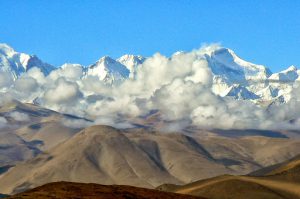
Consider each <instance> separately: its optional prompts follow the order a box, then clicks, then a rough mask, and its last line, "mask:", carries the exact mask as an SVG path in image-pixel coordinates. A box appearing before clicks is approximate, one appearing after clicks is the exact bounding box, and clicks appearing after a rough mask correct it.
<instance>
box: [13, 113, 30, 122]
mask: <svg viewBox="0 0 300 199" xmlns="http://www.w3.org/2000/svg"><path fill="white" fill-rule="evenodd" d="M9 116H10V117H12V118H13V119H14V120H16V121H18V122H27V121H29V120H30V118H29V116H28V115H27V114H25V113H20V112H17V111H14V112H11V113H9Z"/></svg>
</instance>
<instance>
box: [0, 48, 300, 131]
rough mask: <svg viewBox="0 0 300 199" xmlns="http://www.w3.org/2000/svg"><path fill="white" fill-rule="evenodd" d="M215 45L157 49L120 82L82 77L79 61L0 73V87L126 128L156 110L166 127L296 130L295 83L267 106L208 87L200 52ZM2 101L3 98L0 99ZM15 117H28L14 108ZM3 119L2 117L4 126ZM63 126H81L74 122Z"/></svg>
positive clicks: (299, 108) (209, 77)
mask: <svg viewBox="0 0 300 199" xmlns="http://www.w3.org/2000/svg"><path fill="white" fill-rule="evenodd" d="M214 48H218V46H216V45H210V46H205V47H203V48H200V49H198V50H194V51H192V52H188V53H175V54H174V55H172V56H171V57H169V58H168V57H165V56H163V55H161V54H159V53H156V54H154V55H153V56H152V57H149V58H147V59H146V61H145V62H144V63H143V64H141V65H139V66H138V68H137V70H136V72H135V77H134V78H130V79H127V80H124V82H123V83H121V84H118V85H111V84H106V83H105V82H103V81H101V80H99V78H97V77H95V76H84V73H85V72H84V68H83V67H82V66H80V65H74V64H65V65H63V66H62V67H61V68H59V69H57V70H54V71H52V72H51V73H50V74H49V75H48V76H44V75H43V73H42V72H41V71H40V69H38V68H32V69H30V70H29V71H28V72H26V73H24V74H23V75H22V76H21V77H20V78H19V79H17V80H16V81H13V80H12V79H10V78H8V76H7V75H6V74H4V73H0V91H1V92H2V93H3V94H5V96H7V97H10V98H12V99H17V100H19V101H22V102H35V103H38V104H40V105H41V106H44V107H46V108H50V109H53V110H56V111H59V112H63V113H69V114H74V115H77V116H82V117H86V118H89V119H91V120H93V121H94V122H93V123H86V122H82V125H84V126H87V125H91V124H108V125H112V126H116V127H120V128H129V127H132V126H134V123H135V122H136V121H137V120H139V121H140V120H141V118H142V119H143V118H147V117H149V116H151V114H152V113H153V112H155V114H156V117H158V118H159V121H160V122H161V123H162V124H164V125H163V127H164V128H165V129H169V130H172V131H175V130H181V129H184V128H186V127H188V126H197V127H199V128H222V129H231V128H234V129H244V128H254V129H278V128H282V129H297V128H298V127H299V125H300V119H299V118H300V103H299V102H298V100H297V99H300V98H299V97H300V96H299V93H300V92H299V91H300V90H299V88H297V87H295V88H294V91H293V92H292V100H290V102H289V103H287V104H283V105H278V104H276V103H274V104H272V105H271V106H269V107H265V106H259V105H256V104H254V103H252V102H251V101H247V100H234V99H232V98H229V97H220V96H217V95H215V94H214V93H213V92H212V78H213V77H212V73H211V70H210V68H209V66H208V63H207V61H206V59H205V58H204V54H205V53H207V51H211V50H212V49H214ZM0 102H1V101H0ZM13 117H14V118H15V119H16V120H17V119H20V120H22V119H26V116H22V115H19V114H18V113H15V115H13ZM4 123H5V121H2V125H3V124H4ZM65 123H66V125H70V126H76V128H77V127H79V126H80V125H79V124H75V123H73V122H72V121H65ZM0 126H1V124H0Z"/></svg>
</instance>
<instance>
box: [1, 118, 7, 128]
mask: <svg viewBox="0 0 300 199" xmlns="http://www.w3.org/2000/svg"><path fill="white" fill-rule="evenodd" d="M6 125H7V120H6V119H5V118H4V117H0V129H1V128H4V127H5V126H6Z"/></svg>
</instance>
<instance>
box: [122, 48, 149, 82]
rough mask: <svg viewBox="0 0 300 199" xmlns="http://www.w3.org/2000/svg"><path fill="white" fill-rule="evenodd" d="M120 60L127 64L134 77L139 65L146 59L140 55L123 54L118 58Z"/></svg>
mask: <svg viewBox="0 0 300 199" xmlns="http://www.w3.org/2000/svg"><path fill="white" fill-rule="evenodd" d="M117 61H118V62H120V63H121V64H123V65H124V66H126V68H127V69H128V70H129V71H130V78H134V76H135V72H136V69H137V67H138V65H140V64H142V63H143V62H144V61H145V58H144V57H142V56H140V55H128V54H127V55H123V56H122V57H120V58H118V59H117Z"/></svg>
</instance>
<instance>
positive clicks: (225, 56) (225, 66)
mask: <svg viewBox="0 0 300 199" xmlns="http://www.w3.org/2000/svg"><path fill="white" fill-rule="evenodd" d="M204 56H205V58H206V60H207V61H208V63H209V66H210V68H211V70H212V72H213V74H214V75H216V76H219V77H221V78H222V79H223V81H224V82H226V83H229V84H233V83H237V84H242V85H246V84H248V81H249V80H255V81H256V80H259V81H260V80H266V79H267V78H268V77H269V76H270V75H271V71H270V70H269V69H268V68H267V67H265V66H263V65H256V64H253V63H250V62H248V61H245V60H243V59H241V58H240V57H239V56H237V55H236V54H235V53H234V51H233V50H230V49H228V48H215V49H214V51H209V53H206V54H204Z"/></svg>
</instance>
